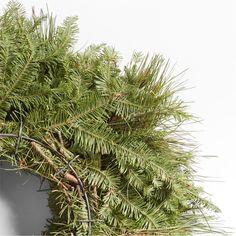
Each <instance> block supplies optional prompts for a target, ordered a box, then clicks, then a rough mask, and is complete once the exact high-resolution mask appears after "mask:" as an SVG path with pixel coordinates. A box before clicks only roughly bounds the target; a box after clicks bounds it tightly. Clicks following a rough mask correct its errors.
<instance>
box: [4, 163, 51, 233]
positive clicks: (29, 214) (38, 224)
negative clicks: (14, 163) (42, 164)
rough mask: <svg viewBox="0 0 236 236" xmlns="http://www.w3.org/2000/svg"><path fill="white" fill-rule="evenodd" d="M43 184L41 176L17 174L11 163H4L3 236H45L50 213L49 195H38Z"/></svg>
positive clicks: (44, 193)
mask: <svg viewBox="0 0 236 236" xmlns="http://www.w3.org/2000/svg"><path fill="white" fill-rule="evenodd" d="M4 168H8V169H11V170H8V171H7V170H4ZM39 184H40V181H39V178H38V177H37V176H34V175H31V174H26V173H23V172H21V173H16V171H15V170H12V167H11V166H10V165H9V164H5V163H4V164H1V169H0V209H1V214H0V236H7V235H41V231H42V230H44V226H45V225H46V220H47V218H50V210H49V208H48V207H47V204H48V201H47V193H46V192H37V190H38V188H39ZM45 185H46V184H45ZM44 187H45V188H47V187H48V186H44Z"/></svg>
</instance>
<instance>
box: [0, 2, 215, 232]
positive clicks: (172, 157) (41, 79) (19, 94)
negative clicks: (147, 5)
mask: <svg viewBox="0 0 236 236" xmlns="http://www.w3.org/2000/svg"><path fill="white" fill-rule="evenodd" d="M77 32H78V28H77V25H76V18H74V17H69V18H67V19H66V20H65V22H64V24H63V26H60V27H56V26H55V20H54V18H53V17H52V16H51V15H49V14H44V13H43V12H42V13H41V15H40V16H36V15H35V14H34V13H33V15H32V17H31V18H30V19H28V18H27V17H26V16H25V12H24V10H23V9H22V6H21V5H20V4H19V3H17V2H10V3H9V5H8V6H7V9H6V10H5V12H4V14H3V15H2V16H1V18H0V86H1V89H0V133H5V134H18V132H19V125H20V123H21V122H23V128H22V130H23V131H22V135H24V136H25V137H33V138H34V139H36V140H39V141H41V142H43V143H46V144H47V145H49V146H50V147H51V149H54V150H55V151H56V152H58V153H60V154H61V155H62V156H63V157H64V158H65V159H66V160H67V161H71V160H72V159H73V158H74V161H72V162H71V165H72V166H73V168H74V170H75V171H76V173H77V174H78V176H79V178H80V179H81V181H82V182H83V185H84V188H85V191H86V193H87V194H88V198H89V202H90V204H89V205H90V208H91V217H92V220H93V223H92V233H91V234H92V235H180V236H184V235H193V234H195V233H200V234H203V233H206V232H215V228H214V227H213V229H212V228H210V227H209V225H208V220H209V219H210V218H208V217H209V216H208V214H207V213H206V211H207V212H208V213H209V211H211V212H218V208H217V207H216V206H214V205H213V204H212V203H211V202H210V201H208V200H207V199H205V198H203V197H202V193H203V190H202V189H201V188H200V187H198V186H196V185H195V184H194V170H193V169H192V164H193V160H194V155H195V153H194V148H195V146H192V145H191V143H190V142H188V140H187V139H186V138H184V136H183V135H182V134H181V132H180V129H179V127H180V126H181V125H182V124H183V123H184V122H186V121H189V120H192V119H193V117H192V116H191V115H190V114H188V112H187V111H186V104H185V103H184V102H183V101H182V100H181V99H180V98H179V97H178V94H177V92H178V91H179V89H181V85H180V84H178V79H177V78H176V77H175V76H172V71H171V70H170V69H169V63H168V62H166V61H165V60H164V59H163V57H162V56H160V55H155V56H153V57H148V56H142V55H141V54H139V53H135V54H134V56H133V58H132V60H131V62H130V64H128V65H127V66H125V67H124V70H121V69H120V67H119V60H120V59H119V55H118V53H117V52H116V51H115V50H114V49H113V48H111V47H109V46H106V45H98V46H95V45H92V46H90V47H88V48H87V49H86V50H85V51H84V52H75V51H73V45H74V43H75V39H76V36H77ZM15 142H16V139H13V138H10V137H9V138H0V150H1V156H2V157H4V158H6V159H7V160H8V161H10V162H11V163H12V164H13V165H16V166H17V167H18V168H19V169H21V170H25V171H28V172H31V173H33V174H37V175H38V176H40V177H41V178H43V179H47V180H49V181H50V183H51V190H50V191H49V207H50V209H51V211H52V214H53V217H52V219H50V220H49V223H48V225H47V226H46V230H45V231H44V232H43V234H44V235H55V236H56V235H85V234H86V233H87V230H88V228H87V227H88V224H87V219H88V218H87V211H86V204H85V201H84V199H83V194H82V193H81V191H80V190H79V189H78V188H76V186H75V181H73V180H71V179H70V178H71V177H73V176H74V175H73V173H71V172H70V170H69V169H63V168H64V167H65V163H64V162H63V161H62V160H61V159H60V158H58V156H56V155H54V153H53V152H52V151H50V150H48V149H46V148H45V147H40V146H39V145H36V144H35V143H34V142H30V143H29V142H27V141H26V140H23V139H22V140H21V142H20V145H19V149H18V150H17V155H16V153H15V151H16V146H15ZM16 157H17V158H16ZM75 157H76V158H75ZM63 170H64V171H66V173H64V172H63ZM58 171H60V172H59V173H58ZM66 174H67V176H68V175H69V176H70V178H69V177H68V178H66V177H65V176H66Z"/></svg>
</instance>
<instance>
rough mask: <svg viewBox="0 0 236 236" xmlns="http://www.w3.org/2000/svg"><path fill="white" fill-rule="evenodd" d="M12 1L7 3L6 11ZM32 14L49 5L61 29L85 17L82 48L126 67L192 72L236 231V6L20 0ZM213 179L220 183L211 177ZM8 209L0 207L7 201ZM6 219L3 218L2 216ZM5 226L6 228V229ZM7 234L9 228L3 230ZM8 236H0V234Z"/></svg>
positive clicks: (215, 187)
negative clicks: (161, 64)
mask: <svg viewBox="0 0 236 236" xmlns="http://www.w3.org/2000/svg"><path fill="white" fill-rule="evenodd" d="M7 2H8V1H6V0H1V1H0V9H2V8H3V7H4V6H5V4H6V3H7ZM20 2H21V3H22V4H23V5H24V6H25V8H26V9H27V11H28V12H29V11H30V9H31V7H32V6H33V5H34V6H35V7H36V10H39V9H40V8H44V9H45V6H46V4H48V6H49V9H50V11H52V12H53V13H54V14H55V15H57V18H58V21H57V22H59V23H60V22H61V21H62V19H64V18H65V17H66V16H71V15H77V16H79V21H78V23H79V28H80V33H79V35H78V45H77V48H78V49H80V48H81V49H82V50H83V48H84V47H86V46H88V45H89V44H91V43H96V44H97V43H103V42H104V43H107V44H109V45H112V46H114V47H115V48H116V49H117V50H118V51H120V53H121V55H122V56H123V64H126V63H127V62H128V60H129V58H130V56H131V54H132V52H133V51H135V50H136V51H142V52H144V53H146V52H150V54H152V53H161V54H163V55H164V56H165V57H166V58H167V59H169V58H170V62H171V64H172V65H174V64H175V63H177V64H176V73H178V72H180V71H182V70H183V69H186V68H189V70H188V71H187V73H185V76H184V78H185V79H186V80H187V83H186V85H187V86H188V87H194V88H193V89H191V90H188V91H186V92H184V93H182V96H183V98H184V99H186V100H187V101H194V103H192V104H190V106H191V107H190V111H191V112H192V113H194V114H195V115H197V116H198V117H201V118H202V120H203V121H202V123H201V124H199V125H194V126H192V127H191V128H192V129H193V130H197V131H198V132H195V133H194V136H195V137H196V139H197V142H198V143H199V144H200V147H199V150H201V153H200V154H201V155H217V158H210V159H209V158H208V159H206V158H205V159H200V162H201V165H200V167H201V169H200V170H199V173H200V174H202V175H206V176H210V177H217V178H215V179H217V180H220V181H222V182H206V183H205V184H204V186H205V190H206V191H207V192H209V193H211V194H212V196H211V199H212V200H213V201H214V202H215V203H216V205H218V206H219V207H220V208H221V209H222V215H221V220H222V221H225V223H224V225H225V226H230V227H236V220H235V212H236V205H235V199H236V191H235V187H236V185H235V180H236V165H235V164H236V160H235V159H236V156H235V147H236V143H235V142H236V139H235V136H236V135H235V134H236V124H235V122H236V107H235V102H236V69H235V68H236V46H235V43H236V3H235V2H234V0H207V1H206V0H197V1H196V0H195V1H194V0H178V1H176V0H153V1H152V0H140V1H139V0H116V1H115V0H99V1H96V0H67V1H63V0H61V1H58V0H41V1H37V0H21V1H20ZM211 179H213V178H211ZM0 207H1V202H0ZM1 216H2V214H1ZM0 224H1V223H0ZM0 228H2V227H0ZM0 235H1V232H0ZM235 235H236V234H235Z"/></svg>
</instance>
